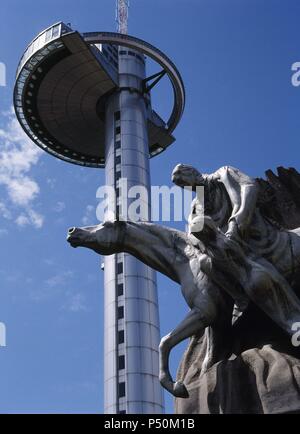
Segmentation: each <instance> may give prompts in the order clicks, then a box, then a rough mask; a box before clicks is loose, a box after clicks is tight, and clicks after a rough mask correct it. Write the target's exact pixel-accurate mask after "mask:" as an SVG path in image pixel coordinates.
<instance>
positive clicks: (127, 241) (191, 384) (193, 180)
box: [68, 165, 300, 413]
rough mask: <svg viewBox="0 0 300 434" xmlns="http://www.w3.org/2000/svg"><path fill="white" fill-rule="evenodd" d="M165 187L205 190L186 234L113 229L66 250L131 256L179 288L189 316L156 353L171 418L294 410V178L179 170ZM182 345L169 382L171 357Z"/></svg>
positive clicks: (80, 234) (298, 312) (299, 241)
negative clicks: (172, 408)
mask: <svg viewBox="0 0 300 434" xmlns="http://www.w3.org/2000/svg"><path fill="white" fill-rule="evenodd" d="M172 179H173V181H174V182H175V183H176V184H177V185H179V186H191V187H192V188H196V186H197V185H203V186H204V190H205V206H204V209H203V208H202V204H201V203H200V202H199V201H198V199H197V198H196V199H195V200H194V202H193V204H192V211H191V215H190V218H189V233H184V232H181V231H178V230H175V229H170V228H166V227H164V226H159V225H155V224H152V223H145V222H136V223H133V222H123V221H115V222H105V223H103V224H100V225H96V226H92V227H87V228H72V229H70V231H69V235H68V241H69V242H70V244H71V245H72V246H73V247H77V246H83V247H88V248H90V249H92V250H94V251H95V252H97V253H99V254H102V255H109V254H113V253H119V252H127V253H130V254H132V255H134V256H136V257H137V258H138V259H140V260H141V261H143V262H144V263H146V264H147V265H149V266H151V267H153V268H154V269H156V270H157V271H159V272H161V273H163V274H165V275H166V276H168V277H169V278H171V279H172V280H174V281H175V282H177V283H179V284H180V285H181V289H182V293H183V296H184V298H185V300H186V302H187V304H188V306H189V307H190V309H191V310H190V312H189V314H188V315H187V317H186V318H185V319H184V320H183V321H182V322H181V323H180V324H179V325H178V326H177V327H176V328H175V330H173V331H172V332H171V333H169V334H168V335H167V336H165V337H164V338H163V339H162V340H161V344H160V348H159V352H160V381H161V384H162V386H163V387H165V388H166V389H167V390H168V391H169V392H170V393H172V394H173V395H174V396H176V397H177V399H176V411H177V412H178V413H219V412H222V413H238V412H240V413H247V412H249V413H251V412H252V413H278V412H293V411H300V399H299V397H300V374H299V373H298V372H299V367H300V354H299V351H298V349H297V348H296V347H293V346H292V345H291V335H293V333H294V328H293V326H294V324H295V323H297V322H300V300H299V298H298V295H297V289H298V278H299V274H300V273H299V270H300V229H299V228H297V226H300V222H299V220H300V213H299V209H298V206H299V197H298V195H297V194H299V192H300V175H299V174H298V173H297V172H296V171H295V170H294V169H290V170H285V169H282V168H280V169H279V176H278V177H275V175H273V174H272V173H271V172H269V173H268V181H264V180H260V179H252V178H250V177H248V176H247V175H245V174H243V173H241V172H240V171H239V170H238V169H235V168H232V167H229V166H226V167H223V168H221V169H219V170H218V171H217V172H215V173H214V174H212V175H202V174H200V173H199V172H198V171H197V170H196V169H194V168H192V167H191V166H187V165H178V166H176V168H175V169H174V171H173V174H172ZM285 189H286V190H287V191H286V192H285ZM297 192H298V193H297ZM270 204H272V206H271V207H270ZM287 208H289V215H288V216H286V209H287ZM203 216H204V217H203ZM199 218H204V226H203V229H202V230H201V231H195V230H194V228H195V227H197V225H195V222H197V219H199ZM286 219H288V221H287V220H286ZM189 337H190V338H191V342H190V344H189V347H188V349H187V351H186V353H185V355H184V358H183V360H182V362H181V366H180V369H179V372H178V376H177V381H175V382H174V381H173V379H172V376H171V374H170V371H169V354H170V351H171V349H172V348H173V347H174V346H175V345H177V344H178V343H179V342H181V341H182V340H184V339H186V338H189ZM283 367H284V368H285V371H284V372H283V371H282V369H283ZM276 378H277V383H276ZM182 398H185V399H182Z"/></svg>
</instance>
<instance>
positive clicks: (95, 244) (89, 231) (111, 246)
mask: <svg viewBox="0 0 300 434" xmlns="http://www.w3.org/2000/svg"><path fill="white" fill-rule="evenodd" d="M125 225H126V224H125V223H124V222H122V221H117V220H116V221H106V222H104V223H101V224H99V225H95V226H86V227H83V228H77V227H73V228H70V229H69V231H68V236H67V241H68V242H69V243H70V245H71V246H72V247H87V248H89V249H92V250H94V251H95V252H96V253H99V254H100V255H112V254H113V253H118V252H119V251H120V248H121V245H122V240H123V239H124V234H125V230H124V229H125Z"/></svg>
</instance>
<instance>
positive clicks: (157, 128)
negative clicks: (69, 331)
mask: <svg viewBox="0 0 300 434" xmlns="http://www.w3.org/2000/svg"><path fill="white" fill-rule="evenodd" d="M147 56H148V57H150V58H152V59H153V60H154V61H156V62H157V63H158V64H159V65H160V71H159V72H158V73H157V74H154V75H153V76H151V77H147V76H146V68H145V67H146V57H147ZM164 75H167V76H168V77H169V79H170V81H171V84H172V88H173V94H174V104H173V109H172V111H171V114H170V117H169V119H168V120H167V121H166V122H165V121H164V120H162V119H161V117H160V116H159V115H158V114H157V113H156V112H155V111H154V110H153V109H152V106H151V97H150V93H151V89H152V88H153V86H155V85H156V84H157V83H158V82H159V80H160V79H161V78H162V77H163V76H164ZM184 103H185V93H184V85H183V82H182V79H181V77H180V74H179V72H178V70H177V68H176V67H175V65H174V64H173V62H172V61H171V60H170V59H169V58H168V57H167V56H166V55H165V54H164V53H162V52H161V51H160V50H159V49H157V48H155V47H154V46H152V45H151V44H149V43H147V42H145V41H142V40H141V39H138V38H135V37H132V36H129V35H127V34H121V33H114V32H92V33H83V34H80V33H79V32H77V31H74V30H73V29H72V28H71V27H70V26H69V25H66V24H64V23H63V22H59V23H56V24H54V25H53V26H51V27H49V28H47V29H45V30H44V31H43V32H41V33H40V34H39V35H38V36H37V37H36V38H35V39H34V40H33V41H32V42H31V43H30V44H29V45H28V47H27V49H26V51H25V52H24V54H23V56H22V58H21V60H20V63H19V65H18V69H17V75H16V83H15V89H14V106H15V111H16V115H17V117H18V120H19V122H20V124H21V126H22V127H23V129H24V130H25V132H26V133H27V134H28V136H29V137H30V138H31V139H32V140H33V142H35V143H36V144H37V145H38V146H39V147H40V148H42V149H44V150H45V151H46V152H48V153H50V154H52V155H54V156H55V157H57V158H59V159H62V160H65V161H67V162H69V163H73V164H78V165H81V166H87V167H95V168H105V179H106V184H107V185H110V186H113V187H114V188H115V191H116V192H117V202H116V209H115V214H116V217H117V218H118V216H119V215H120V214H121V213H122V195H123V194H126V192H122V191H121V192H120V179H121V178H126V180H127V186H128V188H130V187H132V186H135V185H143V186H145V187H146V188H147V189H148V191H149V189H150V171H149V158H151V157H153V156H155V155H158V154H159V153H161V152H162V151H164V150H165V149H166V148H167V147H168V146H170V145H171V144H172V143H173V142H174V140H175V139H174V137H173V135H172V133H173V131H174V129H175V128H176V125H177V124H178V122H179V120H180V118H181V116H182V113H183V110H184ZM129 204H130V202H129V201H128V205H129ZM147 206H148V209H149V210H150V206H151V204H150V203H147ZM149 215H150V214H149ZM104 313H105V314H104V316H105V318H104V383H105V385H104V411H105V413H162V412H163V410H164V404H163V395H162V389H161V387H160V384H159V381H158V344H159V338H160V333H159V317H158V304H157V290H156V278H155V272H154V271H153V270H152V269H150V268H148V267H147V266H145V265H144V264H142V263H141V262H139V261H138V260H137V259H135V258H133V257H132V256H130V255H128V254H126V253H122V254H118V255H112V256H108V257H105V260H104Z"/></svg>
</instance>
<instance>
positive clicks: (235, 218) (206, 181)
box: [172, 164, 259, 239]
mask: <svg viewBox="0 0 300 434" xmlns="http://www.w3.org/2000/svg"><path fill="white" fill-rule="evenodd" d="M172 181H173V182H174V183H175V184H176V185H178V186H180V187H185V186H189V187H192V188H193V190H196V187H197V186H203V187H204V199H206V198H205V196H206V195H208V196H209V192H210V191H212V190H214V189H216V188H218V187H219V186H220V185H222V187H223V188H224V189H225V191H226V193H227V198H228V200H229V202H230V203H231V206H232V213H231V215H230V216H229V218H228V225H227V228H226V235H227V236H228V237H229V238H236V237H237V236H239V237H240V238H241V239H245V237H246V236H247V229H248V227H249V225H250V223H251V220H252V217H253V214H254V212H255V209H256V205H257V196H258V190H259V187H258V184H257V182H256V180H255V179H253V178H250V177H249V176H248V175H245V174H244V173H242V172H241V171H240V170H239V169H236V168H234V167H231V166H224V167H221V168H220V169H219V170H217V171H216V172H214V173H212V174H202V173H200V172H199V171H198V170H197V169H195V168H194V167H192V166H189V165H185V164H178V165H177V166H175V168H174V170H173V172H172ZM200 213H201V217H202V216H203V214H204V213H203V209H202V204H200V203H199V200H198V199H197V198H195V199H194V201H193V204H192V212H191V216H190V219H189V223H190V224H191V222H192V221H193V219H194V218H195V217H197V216H199V215H200Z"/></svg>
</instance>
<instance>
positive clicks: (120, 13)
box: [116, 0, 129, 35]
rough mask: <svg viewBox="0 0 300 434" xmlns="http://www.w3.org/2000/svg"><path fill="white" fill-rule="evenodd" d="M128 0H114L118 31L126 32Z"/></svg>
mask: <svg viewBox="0 0 300 434" xmlns="http://www.w3.org/2000/svg"><path fill="white" fill-rule="evenodd" d="M128 9H129V0H116V22H117V30H118V32H119V33H123V34H125V35H127V33H128Z"/></svg>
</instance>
